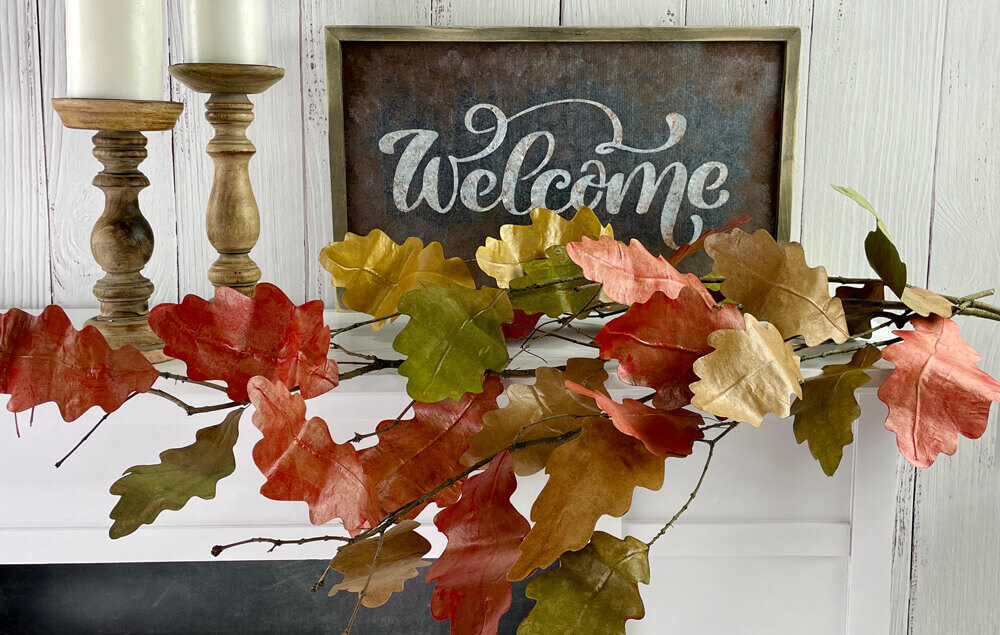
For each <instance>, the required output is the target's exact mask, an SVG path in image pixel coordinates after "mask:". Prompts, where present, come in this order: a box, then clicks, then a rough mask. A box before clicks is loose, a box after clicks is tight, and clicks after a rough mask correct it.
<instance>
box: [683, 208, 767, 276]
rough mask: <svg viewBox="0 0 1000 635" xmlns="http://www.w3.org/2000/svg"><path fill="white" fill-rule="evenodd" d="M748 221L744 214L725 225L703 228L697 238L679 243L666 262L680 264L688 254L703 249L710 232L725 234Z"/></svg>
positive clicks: (748, 218) (748, 217) (747, 216)
mask: <svg viewBox="0 0 1000 635" xmlns="http://www.w3.org/2000/svg"><path fill="white" fill-rule="evenodd" d="M749 222H750V216H749V215H747V214H744V215H743V216H737V217H736V218H734V219H733V220H731V221H729V222H728V223H726V224H725V225H723V226H722V227H720V228H718V229H708V230H705V231H704V232H702V234H701V236H698V238H697V240H695V241H694V242H692V243H688V244H686V245H681V246H680V247H678V248H677V250H676V251H674V253H672V254H670V256H669V257H668V258H667V262H669V263H670V264H672V265H673V266H675V267H676V266H677V265H678V264H680V262H681V261H682V260H684V259H685V258H687V257H688V256H690V255H691V254H693V253H695V252H697V251H699V250H701V249H703V248H704V247H705V239H706V238H708V237H709V236H711V235H712V234H725V233H727V232H730V231H732V230H734V229H736V228H737V227H739V226H740V225H743V224H746V223H749Z"/></svg>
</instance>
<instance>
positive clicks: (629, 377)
mask: <svg viewBox="0 0 1000 635" xmlns="http://www.w3.org/2000/svg"><path fill="white" fill-rule="evenodd" d="M742 328H743V316H742V315H741V314H740V311H739V309H737V308H736V307H735V306H733V305H732V304H723V305H722V306H720V307H717V308H712V307H710V306H708V305H707V304H705V302H704V301H703V299H702V297H701V295H700V294H699V293H698V292H697V291H696V290H695V289H693V288H690V287H685V288H683V289H681V291H680V293H679V295H678V296H677V297H676V298H674V299H670V298H668V297H667V296H665V295H663V293H660V292H657V293H655V294H654V295H653V296H652V297H651V298H650V299H649V300H648V301H647V302H645V303H643V304H633V305H632V306H631V307H629V309H628V311H626V312H625V314H624V315H622V316H620V317H617V318H615V319H613V320H611V321H610V322H608V323H607V324H605V325H604V327H603V328H601V330H600V332H598V334H597V336H596V337H595V338H594V342H595V343H596V344H597V345H598V346H600V351H601V353H600V354H601V357H602V358H603V359H617V360H619V364H618V377H619V379H621V380H622V381H623V382H625V383H627V384H632V385H633V386H646V387H649V388H652V389H654V390H656V391H657V397H656V401H655V402H654V404H655V405H656V406H657V407H658V408H662V409H666V410H673V409H676V408H681V407H683V406H686V405H687V404H689V403H690V402H691V390H690V388H688V386H689V385H690V384H691V383H692V382H695V381H697V379H698V377H697V376H696V375H695V374H694V370H693V366H694V362H695V360H697V359H698V358H699V357H701V356H702V355H706V354H708V353H710V352H711V351H712V347H710V346H709V345H708V336H709V334H711V333H712V332H713V331H716V330H718V329H742Z"/></svg>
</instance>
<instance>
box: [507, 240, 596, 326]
mask: <svg viewBox="0 0 1000 635" xmlns="http://www.w3.org/2000/svg"><path fill="white" fill-rule="evenodd" d="M523 269H524V274H525V275H523V276H521V277H520V278H514V279H513V280H511V281H510V303H511V305H512V306H513V307H514V308H515V309H521V310H522V311H524V312H526V313H544V314H546V315H548V316H549V317H556V316H559V315H562V314H563V313H572V314H576V313H579V312H580V311H581V310H583V308H584V307H585V306H587V304H589V303H590V302H591V301H593V300H594V299H595V298H596V297H597V296H598V295H599V294H600V292H601V288H600V285H597V284H594V283H593V282H590V281H589V280H583V279H580V280H572V281H567V282H560V283H558V284H550V285H548V286H545V287H540V288H534V287H536V286H537V285H541V284H547V283H550V282H554V281H556V280H565V279H567V278H574V277H579V276H582V275H583V269H581V268H580V266H579V265H577V264H576V263H575V262H573V261H572V260H571V259H570V257H569V254H567V253H566V246H565V245H552V246H551V247H548V248H547V249H546V250H545V258H542V259H541V260H531V261H529V262H526V263H524V265H523Z"/></svg>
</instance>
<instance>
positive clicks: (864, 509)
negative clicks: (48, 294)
mask: <svg viewBox="0 0 1000 635" xmlns="http://www.w3.org/2000/svg"><path fill="white" fill-rule="evenodd" d="M69 313H70V317H71V318H72V319H73V321H74V323H76V324H81V323H82V322H83V321H84V319H85V318H86V317H87V316H88V315H89V312H88V311H70V312H69ZM366 317H367V316H363V315H358V314H351V313H337V312H332V311H330V312H327V314H326V321H327V323H328V324H330V325H331V326H332V327H334V328H336V327H337V326H343V325H346V324H350V323H353V322H356V321H359V320H361V319H365V318H366ZM402 323H403V322H402V320H400V321H397V323H396V324H393V325H390V326H387V327H386V328H384V329H383V330H382V331H380V332H378V333H373V332H372V331H371V330H369V328H368V327H362V328H359V329H356V330H354V331H351V332H349V333H345V334H342V335H340V336H338V338H337V342H338V343H339V344H341V345H343V346H344V347H345V348H347V349H349V350H353V351H358V352H365V353H374V354H376V355H379V356H381V357H386V358H398V357H399V355H398V353H395V352H394V351H393V350H392V338H393V337H394V335H395V333H397V332H398V331H399V329H400V328H401V326H402ZM582 328H583V329H584V330H588V329H589V330H590V331H592V332H594V333H596V330H597V328H599V323H598V322H596V321H588V323H586V324H584V326H583V327H582ZM516 347H517V344H512V348H511V350H512V351H513V350H516ZM531 351H532V352H533V353H535V354H536V355H539V356H540V357H542V358H543V359H544V360H545V361H542V360H540V359H538V358H537V357H534V356H533V355H530V354H527V353H526V354H522V355H520V356H519V357H518V358H517V360H516V361H515V366H516V367H521V368H529V367H535V366H539V365H545V364H546V363H549V364H553V365H554V364H559V363H561V361H562V360H563V359H565V358H566V357H567V356H574V355H575V356H594V355H595V354H596V351H595V350H593V349H588V348H584V347H579V346H576V345H573V344H569V343H566V342H561V341H558V340H555V339H554V338H548V339H546V340H543V341H540V342H539V343H538V344H537V345H535V346H533V347H532V348H531ZM333 356H334V357H336V358H337V359H348V357H347V356H345V355H343V354H340V353H336V354H335V355H333ZM831 361H839V360H836V358H827V359H823V360H813V361H809V362H806V363H804V364H803V374H804V375H805V376H806V377H809V376H814V375H816V374H818V373H819V372H820V369H821V368H822V366H823V365H825V364H828V363H831ZM351 367H352V366H343V367H342V368H341V372H344V371H345V370H347V369H349V368H351ZM158 368H160V369H161V370H166V371H171V372H176V373H183V372H184V364H183V363H182V362H179V361H171V362H167V363H165V364H161V365H158ZM607 368H608V371H609V373H610V374H611V375H612V378H611V379H610V380H609V381H608V387H609V390H610V391H611V394H612V396H614V397H615V398H617V399H619V400H620V399H621V398H622V397H625V396H633V397H634V396H637V395H638V394H643V393H644V392H645V391H644V390H642V389H637V388H635V387H631V386H627V385H625V384H622V383H621V382H620V381H618V379H617V378H616V377H614V371H615V368H614V365H613V364H612V363H609V364H608V366H607ZM872 375H873V380H872V381H871V382H870V383H869V384H868V385H867V386H865V387H863V388H861V389H860V390H859V391H858V397H859V401H860V403H861V406H862V417H861V419H860V420H859V421H858V422H856V423H855V444H854V445H852V446H849V447H848V448H845V454H844V459H843V463H842V464H841V467H840V470H839V471H838V473H837V475H836V476H835V477H833V478H828V477H826V476H825V475H824V474H823V473H822V471H821V470H820V468H819V465H818V463H817V462H816V461H815V460H814V459H813V458H812V457H811V456H810V454H809V451H808V449H807V447H806V446H805V445H801V446H800V445H797V444H796V443H795V439H794V435H793V433H792V430H791V422H790V420H787V421H782V420H780V419H777V418H774V417H768V418H767V419H765V421H764V423H763V425H762V426H761V427H760V428H753V427H752V426H750V425H741V426H740V427H739V428H738V429H737V430H735V431H734V432H733V433H732V434H731V435H729V437H727V439H726V441H724V442H723V443H720V444H719V446H718V448H717V450H716V457H715V459H714V461H713V464H712V467H711V469H710V471H709V474H708V476H707V478H706V481H705V484H704V486H703V487H702V489H701V492H700V494H699V495H698V498H697V499H696V500H695V502H694V503H693V504H692V506H691V508H690V509H689V510H688V512H687V513H686V514H685V515H684V516H683V517H682V519H681V520H680V521H679V522H678V524H677V525H676V526H675V527H674V528H672V529H671V530H670V532H669V533H668V534H667V536H666V537H665V538H664V539H662V540H660V541H658V542H657V543H656V545H655V547H654V549H653V551H652V553H651V557H652V558H653V560H654V563H653V564H652V565H651V568H652V569H653V576H654V579H653V583H654V584H656V583H657V579H656V575H657V573H656V572H657V568H659V569H661V570H662V569H670V568H671V567H675V568H676V567H681V568H682V569H683V568H684V567H689V568H690V567H699V568H701V569H708V570H712V571H714V575H724V576H732V575H749V574H747V573H745V571H746V568H747V567H749V566H751V565H752V566H753V567H755V569H751V571H753V570H757V571H763V573H762V576H763V578H762V581H763V580H766V579H767V577H768V575H771V574H768V573H767V571H769V570H770V569H774V568H778V569H781V570H783V571H784V569H785V568H787V567H793V568H796V567H798V568H801V572H799V571H798V569H796V570H795V571H794V572H787V571H786V572H785V573H786V574H787V575H791V576H792V577H795V576H799V577H802V576H805V577H806V578H809V577H815V578H818V579H821V580H826V581H827V582H829V583H830V584H833V585H834V586H835V587H840V586H841V585H840V583H838V582H836V580H838V579H841V578H842V579H843V580H846V588H840V592H842V597H840V598H835V600H834V601H832V606H834V608H835V609H837V611H842V612H843V613H844V614H846V615H848V616H849V622H850V623H852V624H865V625H871V624H886V625H888V619H889V593H890V571H891V559H892V538H893V526H894V521H895V518H894V512H895V486H896V469H897V459H896V450H895V441H894V438H893V436H892V434H891V433H889V432H887V431H886V430H885V429H884V427H883V426H882V422H883V420H884V417H885V408H884V406H883V405H882V404H881V403H880V402H879V401H878V399H877V397H876V395H875V391H876V390H877V388H878V386H879V385H880V384H881V382H882V381H883V380H884V379H885V377H886V376H887V371H886V370H884V369H878V370H875V371H873V372H872ZM514 381H530V380H514ZM404 382H405V379H404V378H402V377H400V376H399V375H397V374H396V373H395V371H391V370H390V371H384V372H380V373H377V374H370V375H366V376H365V377H364V378H363V379H352V380H349V381H346V382H344V383H343V384H341V385H340V386H338V387H337V388H336V389H335V390H333V391H331V392H329V393H327V394H325V395H323V396H320V397H318V398H315V399H312V400H309V401H308V402H307V403H308V416H321V417H323V418H324V419H325V420H326V421H327V423H328V424H329V425H330V428H331V433H332V434H333V437H334V440H336V441H345V440H347V439H348V438H350V437H351V436H353V434H354V433H355V432H356V431H360V432H367V431H371V430H373V429H374V427H375V425H376V424H377V423H378V422H379V421H381V420H384V419H392V418H395V416H396V415H397V414H398V413H399V411H400V410H401V409H402V408H403V407H405V405H406V404H407V403H408V402H409V398H408V397H407V396H406V394H405V390H404ZM157 387H160V388H163V389H165V390H168V391H169V392H171V393H173V394H175V395H177V396H178V397H180V398H181V399H183V400H184V401H186V402H188V403H191V404H196V405H204V404H209V403H217V402H218V399H219V393H215V392H214V391H211V390H206V389H204V388H201V387H198V386H196V385H192V384H185V383H177V382H174V381H171V380H162V379H161V380H159V382H158V383H157ZM6 399H7V398H6V396H0V405H3V406H5V404H6ZM0 412H4V413H6V410H5V409H4V410H3V411H0ZM101 414H102V412H101V411H100V410H99V409H96V408H95V409H92V410H91V411H89V412H88V413H86V414H85V415H84V416H83V417H81V418H80V419H78V420H77V421H75V422H72V423H69V424H67V423H65V422H63V421H62V420H61V418H60V417H59V415H58V412H57V410H56V408H55V406H54V405H53V404H45V405H43V406H40V407H39V408H37V409H36V412H35V415H34V423H33V425H30V426H29V417H28V414H27V413H22V414H21V415H19V417H18V422H19V427H20V432H21V438H20V439H18V438H17V437H16V435H15V427H14V421H13V416H12V415H10V414H9V413H7V414H6V417H7V425H4V426H2V429H0V471H2V474H0V477H2V482H3V483H4V485H3V487H2V488H0V561H2V562H4V563H8V564H30V563H75V562H149V561H197V560H212V557H211V555H210V553H209V550H210V548H211V547H212V545H215V544H219V543H228V542H233V541H236V540H241V539H244V538H250V537H254V536H268V537H283V538H297V537H303V536H311V535H319V534H329V533H341V532H342V530H341V529H340V527H339V525H337V524H336V523H330V524H328V525H325V526H322V527H315V526H312V525H310V524H309V522H308V516H307V508H306V505H305V503H296V502H279V501H271V500H267V499H265V498H263V497H262V496H260V494H259V492H258V490H259V488H260V486H261V485H262V484H263V482H264V477H263V476H262V475H261V473H260V472H259V471H258V470H257V468H256V466H255V465H254V464H253V461H252V458H251V449H252V447H253V445H254V444H255V443H256V442H257V441H258V440H259V439H260V434H259V433H258V431H257V430H256V429H255V428H254V427H253V425H252V424H251V423H250V420H249V419H250V413H249V412H248V413H246V414H244V419H243V422H242V424H241V426H240V438H239V441H238V443H237V445H236V448H235V453H236V461H237V467H236V472H235V473H234V474H233V475H232V476H230V477H228V478H225V479H223V480H222V481H220V483H219V485H218V490H217V495H216V497H215V498H214V499H213V500H207V501H206V500H202V499H193V500H191V501H190V502H189V503H188V504H187V505H186V506H185V507H184V508H183V509H182V510H180V511H176V512H175V511H167V512H163V513H162V514H161V515H160V517H159V518H158V519H157V521H156V523H155V524H154V525H151V526H149V525H147V526H143V527H141V528H140V529H139V530H138V531H136V532H135V533H133V534H132V535H129V536H126V537H124V538H122V539H119V540H114V541H112V540H110V539H109V538H108V535H107V531H108V528H109V527H110V525H111V521H110V520H109V518H108V513H109V512H110V511H111V508H112V507H113V506H114V504H115V502H116V501H117V500H118V499H117V497H115V496H112V495H111V494H110V493H109V492H108V487H109V486H110V485H111V483H113V482H114V481H115V480H116V479H117V478H118V477H119V476H120V475H121V474H122V471H123V470H125V469H126V468H128V467H130V466H132V465H136V464H151V463H156V462H158V454H159V453H160V452H162V451H163V450H165V449H168V448H176V447H181V446H185V445H188V444H190V443H192V442H193V440H194V432H195V430H197V429H199V428H201V427H204V426H207V425H211V424H213V423H217V422H219V421H221V420H222V417H223V414H224V413H218V412H217V413H208V414H202V415H197V416H194V417H190V418H188V417H186V416H185V415H184V413H183V412H182V411H181V410H180V409H178V408H176V407H175V406H173V405H171V404H169V403H167V402H166V401H164V400H162V399H158V398H156V397H155V396H151V395H147V396H140V397H137V398H135V399H132V400H130V401H129V402H127V403H126V404H125V405H124V406H123V407H122V408H121V409H120V410H119V411H118V412H115V413H114V414H112V415H111V417H109V418H108V420H107V421H106V422H105V423H104V424H103V425H102V426H101V428H99V429H98V430H97V432H96V433H95V434H94V435H93V436H92V437H91V438H90V439H89V440H88V441H87V442H86V443H85V444H84V445H83V446H82V447H81V448H80V449H79V450H78V451H77V452H76V453H75V454H74V455H73V456H72V457H70V459H69V460H68V461H66V463H65V464H64V465H63V466H62V467H61V468H59V469H56V468H54V466H53V464H54V463H55V461H56V460H58V459H59V458H60V457H61V456H62V455H63V454H65V453H66V451H68V450H69V448H70V447H72V446H73V444H75V443H76V442H77V441H78V440H79V438H80V437H81V436H82V435H83V434H84V433H85V432H86V431H87V430H88V429H89V428H90V427H91V426H92V425H93V424H94V423H95V422H96V421H97V419H98V418H100V416H101ZM705 450H706V448H705V446H703V445H702V444H698V445H697V446H696V452H695V455H693V456H692V457H689V458H687V459H685V460H680V459H670V460H668V461H667V470H666V483H665V485H664V487H663V489H662V490H660V491H659V492H650V491H648V490H641V489H637V490H636V492H635V495H634V499H633V505H632V509H631V510H630V511H629V512H628V513H627V514H626V515H625V516H624V517H623V518H609V517H604V518H602V519H601V521H600V522H599V524H598V528H599V529H603V530H605V531H609V532H611V533H615V534H618V535H623V534H631V535H634V536H636V537H638V538H640V539H643V540H645V539H648V538H649V537H651V536H652V535H653V534H654V533H655V532H656V531H657V529H658V528H659V527H660V526H661V525H662V524H663V523H664V522H665V521H666V519H668V518H669V517H670V516H671V515H672V514H673V513H674V512H675V511H676V510H677V508H678V507H679V506H680V505H681V504H682V503H683V501H684V500H685V499H686V497H687V495H688V493H689V492H690V490H691V488H692V487H693V486H694V483H695V481H696V480H697V477H698V473H699V472H700V470H701V467H702V464H703V460H704V452H705ZM544 479H545V476H544V474H537V475H534V476H532V477H529V478H526V479H519V485H518V490H517V492H516V493H515V496H514V500H515V504H516V505H517V506H518V508H519V509H520V510H521V511H522V513H524V515H525V516H527V515H528V510H529V509H530V504H531V501H532V500H533V499H534V496H535V494H536V493H537V492H538V490H539V489H540V488H541V486H542V485H543V484H544ZM435 511H436V508H435V507H434V506H431V507H430V508H428V509H427V510H425V511H424V512H423V513H422V514H421V516H420V517H419V519H418V520H420V521H421V522H422V523H423V524H424V525H425V527H424V529H423V530H422V533H423V534H425V535H426V536H427V537H428V538H429V539H430V540H431V542H432V544H433V546H434V549H433V551H432V552H431V556H436V555H437V554H439V553H440V551H441V549H442V548H443V545H444V540H443V536H441V535H439V534H438V533H437V532H436V530H435V529H434V526H433V525H432V524H431V519H432V518H433V515H434V512H435ZM332 553H333V547H332V545H331V544H328V543H312V544H309V545H304V546H287V547H280V548H278V549H276V550H275V551H274V552H271V553H268V552H267V547H266V546H262V545H249V546H245V547H241V548H236V549H231V550H229V551H227V552H225V553H224V554H223V556H222V559H242V560H257V559H266V558H272V559H304V558H329V557H330V556H331V554H332ZM661 559H662V560H663V563H659V564H657V562H658V561H659V560H661ZM713 563H714V564H713ZM741 563H742V564H741ZM713 567H723V568H724V571H722V570H714V569H713ZM740 567H743V568H740ZM741 572H743V573H741ZM661 574H662V575H668V573H666V572H662V573H661ZM774 575H777V574H774ZM838 576H839V578H838ZM663 584H667V582H664V583H663ZM670 584H671V585H677V589H678V590H681V591H682V590H683V589H684V588H685V586H686V585H685V584H684V582H683V580H674V581H673V582H670ZM746 584H757V583H756V582H752V581H749V580H748V581H747V582H746ZM803 584H804V582H803ZM671 588H673V587H671ZM782 592H786V591H782ZM814 592H815V591H809V589H808V584H806V585H805V586H804V587H803V588H802V590H796V589H795V588H790V589H789V590H787V593H793V594H795V593H798V594H800V595H802V598H800V599H796V600H795V601H798V602H805V605H804V606H803V608H801V609H798V610H797V611H805V612H808V611H812V612H813V613H815V612H816V611H817V610H820V609H817V608H816V607H815V606H811V605H810V604H809V602H811V601H812V600H810V599H809V598H811V597H812V594H813V593H814ZM704 601H705V600H702V602H704ZM782 604H783V605H784V606H786V607H787V606H789V605H792V604H793V602H792V601H791V600H790V599H789V600H788V602H787V603H785V602H782ZM830 605H831V601H830V599H829V598H827V599H826V600H824V603H823V607H827V606H830ZM706 606H707V605H706ZM647 610H650V609H649V608H648V609H647ZM824 610H826V609H824ZM830 610H832V609H830ZM835 613H836V612H835ZM836 614H839V613H836ZM810 619H811V620H822V619H826V618H825V617H823V616H822V615H819V616H817V615H815V614H814V615H812V617H811V618H810ZM831 619H833V618H831ZM837 619H838V620H840V621H841V622H842V617H841V618H837ZM647 620H648V618H647ZM817 623H822V622H821V621H820V622H817ZM650 626H651V625H650ZM643 628H646V627H643ZM887 628H888V626H886V628H875V629H874V630H869V631H867V632H885V631H886V630H887ZM755 632H756V631H755ZM824 632H825V631H824ZM831 632H844V630H843V628H841V630H839V631H836V630H834V631H831Z"/></svg>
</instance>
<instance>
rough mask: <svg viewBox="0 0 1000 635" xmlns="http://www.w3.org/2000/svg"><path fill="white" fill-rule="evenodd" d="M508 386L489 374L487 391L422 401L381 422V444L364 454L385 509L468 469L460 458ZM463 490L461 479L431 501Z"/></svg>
mask: <svg viewBox="0 0 1000 635" xmlns="http://www.w3.org/2000/svg"><path fill="white" fill-rule="evenodd" d="M502 392H503V383H502V382H501V381H500V379H499V378H497V377H487V378H486V380H485V381H483V392H481V393H478V394H474V393H465V395H464V396H463V397H462V399H461V401H453V400H451V399H444V400H442V401H438V402H436V403H416V404H414V406H413V418H412V419H403V420H401V421H399V423H396V421H395V420H394V419H392V420H388V421H383V422H382V423H380V424H378V427H377V428H376V430H378V431H381V433H380V434H379V435H378V445H374V446H372V447H369V448H364V449H362V450H360V451H359V452H358V455H359V456H360V457H361V465H362V466H363V467H364V472H365V475H366V476H367V478H368V479H369V482H370V483H371V484H372V490H373V491H374V492H375V494H376V495H377V496H378V502H379V505H381V508H382V512H383V515H385V514H389V513H391V512H393V511H395V510H396V509H399V508H400V507H402V506H403V505H405V504H407V503H409V502H410V501H412V500H415V499H417V498H420V497H421V496H423V495H424V494H426V493H427V492H429V491H430V490H432V489H434V488H435V487H436V486H438V485H440V484H441V483H442V482H444V481H446V480H448V479H449V478H452V477H453V476H455V475H456V474H458V473H459V472H461V471H462V469H463V467H462V464H461V463H460V462H459V459H460V458H461V457H462V455H463V454H465V451H466V450H468V449H469V437H471V436H472V435H473V434H475V433H477V432H479V430H480V429H482V427H483V415H484V414H486V413H487V412H489V411H490V410H496V408H497V407H498V406H497V397H498V396H499V395H500V393H502ZM460 491H461V490H460V486H459V485H457V484H456V485H453V486H452V487H449V488H447V489H444V490H441V491H440V492H438V493H437V495H435V496H434V497H433V498H432V499H431V501H433V502H435V503H437V504H438V505H440V506H441V507H446V506H448V505H450V504H452V503H454V502H455V501H456V500H458V496H459V493H460ZM428 502H430V501H428ZM426 506H427V503H424V504H423V505H420V506H418V507H416V508H414V509H413V510H412V511H411V512H410V513H409V514H407V518H413V517H415V516H416V515H417V513H418V512H420V510H421V509H423V508H424V507H426Z"/></svg>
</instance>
